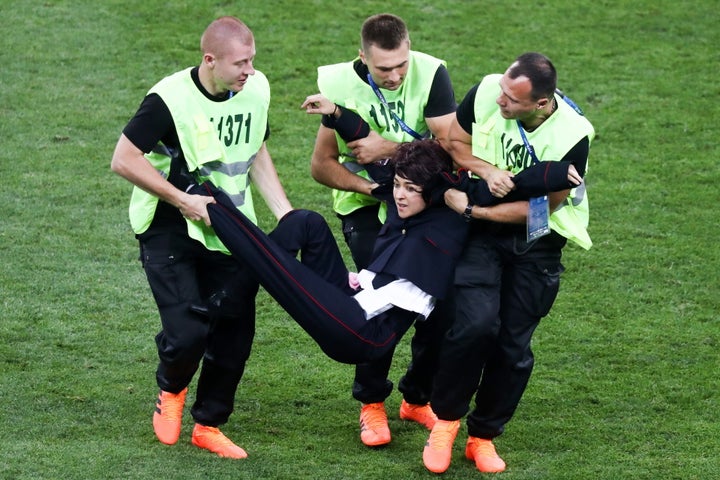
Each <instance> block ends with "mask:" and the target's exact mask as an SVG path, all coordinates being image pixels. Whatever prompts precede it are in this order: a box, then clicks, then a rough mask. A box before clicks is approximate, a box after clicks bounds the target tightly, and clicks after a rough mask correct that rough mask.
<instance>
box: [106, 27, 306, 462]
mask: <svg viewBox="0 0 720 480" xmlns="http://www.w3.org/2000/svg"><path fill="white" fill-rule="evenodd" d="M200 46H201V50H202V60H201V63H200V65H199V66H196V67H191V68H187V69H185V70H182V71H180V72H177V73H175V74H173V75H170V76H168V77H166V78H164V79H162V80H161V81H160V82H158V83H157V84H156V85H155V86H153V87H152V88H151V89H150V90H149V92H148V94H147V95H146V96H145V98H144V99H143V101H142V103H141V105H140V108H139V109H138V110H137V112H136V113H135V116H134V117H133V118H132V119H131V120H130V121H129V123H128V124H127V126H126V127H125V128H124V130H123V132H122V135H121V136H120V139H119V140H118V143H117V146H116V147H115V152H114V154H113V157H112V163H111V168H112V170H113V171H114V172H115V173H117V174H118V175H120V176H122V177H123V178H125V179H127V180H128V181H130V183H132V184H133V185H134V188H133V192H132V197H131V200H130V223H131V226H132V229H133V231H134V233H135V236H136V238H137V239H138V241H139V246H140V260H141V263H142V266H143V268H144V270H145V274H146V277H147V280H148V283H149V285H150V289H151V290H152V294H153V297H154V299H155V302H156V303H157V307H158V311H159V314H160V320H161V329H160V332H159V333H158V334H157V336H156V337H155V341H156V344H157V350H158V356H159V360H160V361H159V365H158V368H157V371H156V378H157V384H158V387H159V389H160V393H159V395H158V399H157V405H156V408H155V412H154V414H153V428H154V431H155V434H156V436H157V438H158V440H160V442H162V443H165V444H168V445H172V444H175V443H176V442H177V441H178V439H179V437H180V431H181V425H182V413H183V408H184V404H185V396H186V394H187V391H188V385H189V384H190V382H191V380H192V378H193V376H194V375H195V373H196V372H197V371H198V370H199V371H200V373H199V378H198V381H197V391H196V392H195V401H194V403H193V406H192V408H191V410H190V413H191V415H192V417H193V419H194V421H195V426H194V428H193V432H192V443H193V444H194V445H196V446H198V447H200V448H204V449H207V450H210V451H212V452H214V453H216V454H217V455H219V456H221V457H228V458H235V459H240V458H245V457H247V453H246V452H245V450H243V449H242V448H240V447H239V446H237V445H235V444H234V443H233V442H232V441H230V440H229V439H228V438H227V437H225V436H224V435H223V433H222V432H220V430H219V429H218V427H219V426H220V425H222V424H225V423H226V422H227V421H228V418H229V416H230V414H231V412H232V410H233V405H234V400H235V391H236V389H237V386H238V384H239V382H240V379H241V378H242V375H243V371H244V369H245V363H246V361H247V358H248V356H249V355H250V347H251V344H252V340H253V336H254V333H255V296H256V294H257V291H258V284H257V282H256V281H255V280H254V278H253V277H252V276H251V275H250V271H249V270H248V268H247V266H245V265H243V264H241V263H240V262H238V261H237V260H236V259H234V258H231V257H230V256H229V254H228V253H229V252H228V251H227V249H226V248H225V246H224V245H223V244H222V242H220V240H219V239H218V238H217V236H216V235H215V233H214V231H213V230H212V228H211V226H210V219H209V217H208V212H207V205H208V203H214V200H213V199H212V197H207V196H200V195H191V194H189V193H186V190H187V188H188V187H189V186H190V185H191V184H194V183H202V182H205V181H209V182H212V183H213V184H214V185H216V186H217V187H219V188H220V189H222V190H223V191H225V192H226V193H227V194H228V195H229V196H230V197H231V198H232V201H233V203H234V205H235V206H236V207H237V208H238V210H240V211H241V212H243V214H245V215H246V216H248V217H249V218H250V219H252V221H253V222H256V221H257V220H256V216H255V211H254V208H253V198H252V194H251V190H250V188H249V184H250V182H251V181H252V182H253V183H254V184H255V187H256V189H257V191H258V192H259V193H260V195H261V196H262V197H263V199H264V201H265V202H266V203H267V205H268V207H269V209H270V211H271V212H272V213H273V214H274V215H275V217H276V218H277V219H280V218H281V217H282V216H283V215H285V214H286V213H287V212H289V211H290V210H292V207H291V205H290V202H289V201H288V199H287V196H286V195H285V192H284V190H283V188H282V185H281V184H280V181H279V179H278V175H277V172H276V170H275V166H274V164H273V162H272V159H271V157H270V154H269V153H268V150H267V146H266V140H267V138H268V136H269V128H268V107H269V103H270V87H269V85H268V82H267V79H266V78H265V76H264V75H263V74H262V73H261V72H259V71H257V70H255V69H254V68H253V60H254V59H255V40H254V38H253V34H252V32H251V31H250V29H249V28H248V27H247V26H246V25H245V24H244V23H243V22H241V21H240V20H238V19H237V18H234V17H221V18H218V19H217V20H215V21H213V22H212V23H211V24H210V25H209V26H208V27H207V29H206V30H205V32H204V33H203V35H202V38H201V41H200ZM198 305H204V306H206V307H207V308H205V309H202V308H198Z"/></svg>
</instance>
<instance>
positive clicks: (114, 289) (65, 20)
mask: <svg viewBox="0 0 720 480" xmlns="http://www.w3.org/2000/svg"><path fill="white" fill-rule="evenodd" d="M383 11H391V12H393V13H396V14H398V15H400V16H402V17H403V18H404V19H405V20H406V21H407V23H408V25H409V27H410V31H411V38H412V41H413V47H414V48H415V49H418V50H422V51H425V52H427V53H430V54H433V55H436V56H439V57H441V58H444V59H445V60H447V63H448V68H449V70H450V73H451V76H452V78H453V83H454V86H455V90H456V95H457V97H458V100H459V99H461V98H462V97H463V96H464V94H465V93H466V91H467V90H468V89H469V88H470V87H471V86H472V85H473V84H474V83H476V82H477V81H479V80H480V78H481V77H482V76H483V75H485V74H487V73H493V72H501V71H503V70H504V69H505V67H506V66H507V65H508V64H509V63H510V62H511V61H512V60H513V59H514V58H515V57H516V56H517V55H518V54H520V53H522V52H524V51H528V50H538V51H541V52H543V53H545V54H547V55H548V56H550V58H552V59H553V61H554V62H555V65H556V66H557V68H558V71H559V76H560V79H559V80H560V85H561V87H562V88H563V89H564V90H565V91H566V93H568V94H569V95H570V96H571V97H572V98H573V99H574V100H575V101H576V102H577V103H579V104H581V105H582V106H583V108H584V110H585V112H586V115H587V116H588V118H589V119H590V120H591V121H592V122H593V124H594V125H595V127H596V130H597V132H598V137H597V140H596V142H595V143H594V145H593V149H592V152H591V159H590V162H591V163H590V171H589V175H588V177H587V185H588V189H589V195H590V200H591V226H590V233H591V235H592V237H593V239H594V242H595V246H594V247H593V249H592V250H590V251H589V252H585V251H583V250H581V249H579V248H574V247H569V248H566V250H565V258H564V263H565V265H566V268H567V271H566V274H565V276H564V283H563V286H562V288H561V293H560V296H559V298H558V300H557V302H556V304H555V307H554V308H553V310H552V312H551V314H550V315H549V316H548V317H547V318H546V319H545V320H543V322H542V323H541V326H540V328H539V329H538V332H537V334H536V336H535V342H534V350H535V354H536V359H537V361H536V368H535V372H534V374H533V377H532V379H531V382H530V385H529V387H528V390H527V392H526V394H525V397H524V398H523V401H522V403H521V405H520V408H519V410H518V412H517V414H516V416H515V418H514V419H513V421H512V422H511V423H510V424H509V425H508V428H507V431H506V433H505V434H504V435H503V436H502V437H500V438H499V439H498V440H497V442H496V443H497V446H498V449H499V452H500V454H501V455H502V456H503V457H504V459H505V460H506V461H507V463H508V470H507V471H506V472H505V473H503V474H501V475H500V477H501V478H506V479H508V480H510V479H512V480H525V479H548V480H557V479H582V480H595V479H603V480H615V479H620V478H628V479H641V480H644V479H647V480H650V479H653V480H654V479H663V480H666V479H711V478H719V477H720V422H718V420H717V411H718V408H720V393H719V390H720V381H719V380H718V369H719V367H720V354H719V353H718V349H719V348H720V327H719V322H720V314H719V313H718V307H719V302H718V300H717V298H718V295H719V293H720V289H719V288H718V287H719V286H720V285H719V283H720V282H719V275H718V268H719V267H720V248H718V246H717V235H718V234H719V233H720V229H718V220H717V218H718V214H717V209H718V200H720V196H719V195H718V193H717V192H718V188H717V185H716V184H715V183H714V182H715V181H716V180H713V179H717V178H718V176H719V174H720V168H718V162H717V159H718V157H720V148H719V147H718V140H717V137H718V135H717V133H715V132H714V130H715V124H716V122H717V120H718V119H720V106H719V105H720V87H719V86H718V82H717V79H716V76H717V71H718V65H720V54H719V53H718V45H720V34H719V33H718V32H719V31H720V30H719V29H718V27H717V20H718V13H717V5H714V4H713V2H709V1H673V2H671V1H669V0H655V1H649V0H639V1H636V2H626V1H620V0H603V1H595V2H589V1H570V0H567V1H553V0H549V1H545V2H536V3H530V2H500V1H461V0H446V1H444V2H436V4H432V3H429V2H421V1H412V0H401V1H398V2H393V3H387V2H379V1H375V0H369V1H365V2H356V3H353V4H348V3H347V2H330V1H320V0H314V1H294V0H279V1H272V0H270V1H265V2H258V1H248V2H228V1H205V0H198V1H185V0H183V1H175V2H170V1H159V0H145V1H137V0H126V1H118V0H108V1H105V2H91V1H84V0H57V1H53V0H48V1H43V2H33V1H29V0H4V1H3V2H1V3H0V26H1V27H2V28H1V32H2V34H1V35H0V61H1V63H2V68H1V69H0V145H1V146H2V148H0V180H1V182H2V186H1V187H0V258H1V259H2V266H1V267H0V308H1V313H0V405H2V413H0V432H2V435H0V478H4V479H23V480H27V479H38V478H42V479H60V478H61V479H64V480H71V479H119V478H132V479H146V478H148V479H149V478H174V479H205V478H217V479H225V478H228V479H230V478H232V479H275V478H277V479H409V478H419V479H422V478H428V479H429V478H434V477H435V475H434V474H431V473H429V472H428V471H426V470H425V468H424V467H423V465H422V460H421V452H422V448H423V444H424V441H425V439H426V436H427V433H426V432H425V431H423V430H422V429H421V428H420V427H418V426H416V425H407V424H404V423H402V422H400V420H398V418H397V413H396V412H397V407H398V406H399V402H400V395H399V394H398V392H395V393H394V394H393V395H392V396H391V397H390V398H389V399H388V406H389V408H390V411H391V420H390V422H391V423H390V426H391V429H392V431H393V435H394V438H393V442H392V443H391V444H390V445H389V446H388V447H386V448H383V449H378V450H370V449H368V448H366V447H364V446H362V445H361V444H360V441H359V438H358V432H357V415H358V411H359V405H358V403H357V402H356V401H355V400H353V399H352V397H351V395H350V386H351V381H352V368H351V367H350V366H347V365H340V364H337V363H334V362H332V361H330V360H328V359H327V358H326V357H325V356H324V355H323V354H322V353H321V352H320V350H319V348H317V347H316V346H315V345H314V344H313V343H312V342H311V341H310V339H309V338H308V337H307V336H306V335H305V333H304V332H303V331H302V330H301V329H300V328H299V327H298V326H297V325H296V324H295V323H294V322H292V321H291V320H290V319H289V318H288V317H287V315H285V314H284V312H283V311H282V310H281V309H280V308H279V307H278V306H277V305H276V304H275V303H274V302H273V301H272V300H271V299H270V298H269V297H268V296H267V295H266V294H265V293H262V294H261V296H260V297H259V299H258V329H257V336H256V341H255V344H254V350H253V355H252V357H251V361H250V363H249V366H248V369H247V372H246V375H245V377H244V379H243V382H242V384H241V386H240V389H239V391H238V395H237V401H236V410H235V413H234V414H233V416H232V417H231V419H230V422H229V423H228V424H227V425H226V426H225V427H224V432H225V433H227V435H228V436H229V437H230V438H232V439H233V440H235V441H236V442H237V443H238V444H240V445H241V446H243V447H244V448H245V449H246V450H247V451H248V452H249V454H250V457H249V458H248V459H247V460H244V461H230V460H226V459H220V458H217V457H215V456H214V455H212V454H209V453H208V452H205V451H201V450H199V449H197V448H195V447H193V446H191V445H190V441H189V438H190V429H191V425H192V423H191V420H190V418H189V415H186V419H185V420H186V421H185V424H184V428H183V436H182V438H181V441H180V442H179V443H178V444H177V445H175V446H173V447H167V446H164V445H161V444H160V443H159V442H157V441H156V440H155V438H154V435H153V432H152V427H151V423H150V418H151V412H152V406H153V402H154V398H155V395H156V390H157V389H156V385H155V381H154V371H155V367H156V353H155V346H154V342H153V336H154V335H155V333H156V332H157V329H158V328H159V321H158V317H157V313H156V310H155V306H154V303H153V301H152V298H151V295H150V291H149V289H148V287H147V284H146V282H145V279H144V275H143V273H142V270H141V268H140V265H139V262H138V261H137V260H136V257H137V246H136V241H135V240H134V238H133V236H132V234H131V231H130V227H129V223H128V220H127V204H128V200H129V194H130V185H129V184H128V183H127V182H125V181H124V180H122V179H121V178H119V177H117V176H115V175H113V174H112V173H111V172H110V169H109V163H110V157H111V154H112V150H113V148H114V145H115V142H116V140H117V137H118V135H119V134H120V131H121V129H122V127H123V126H124V125H125V123H126V122H127V120H128V119H129V117H130V116H131V115H132V114H133V113H134V111H135V109H136V108H137V106H138V105H139V102H140V100H141V98H142V96H143V95H144V94H145V92H146V91H147V89H148V88H149V87H150V86H152V84H153V83H154V82H155V81H157V80H159V79H160V78H161V77H163V76H164V75H166V74H169V73H172V72H174V71H176V70H179V69H181V68H184V67H186V66H190V65H193V64H197V63H198V61H199V58H200V57H199V50H198V42H199V36H200V34H201V33H202V30H203V29H204V27H205V26H206V25H207V23H209V22H210V21H211V20H212V19H213V18H215V17H217V16H219V15H224V14H233V15H237V16H239V17H240V18H242V19H243V20H245V21H246V22H247V23H248V24H249V26H250V27H251V28H252V29H253V31H254V33H255V37H256V42H257V59H256V64H255V66H256V68H258V69H259V70H261V71H263V72H264V73H266V75H267V76H268V78H269V80H270V83H271V87H272V92H273V101H272V105H271V118H270V121H271V127H272V136H271V138H270V141H269V148H270V151H271V153H272V155H273V157H274V159H275V162H276V164H277V167H278V170H279V172H280V175H281V178H282V181H283V183H284V185H285V187H286V190H287V192H288V195H289V197H290V198H291V201H292V202H293V204H294V205H295V206H297V207H303V208H310V209H314V210H319V211H320V212H322V213H323V214H324V215H325V216H326V218H328V220H330V221H331V224H332V225H333V226H335V227H337V220H336V219H335V218H334V217H333V216H332V214H331V212H330V210H329V195H328V192H327V190H325V189H324V188H323V187H321V186H320V185H318V184H316V183H314V181H313V180H312V179H311V177H310V175H309V159H310V154H311V152H312V147H313V142H314V137H315V131H316V129H317V122H318V119H317V117H310V116H307V115H306V114H305V113H304V112H302V111H301V110H300V109H299V105H300V103H301V102H302V100H303V99H304V98H305V96H306V95H308V94H311V93H315V91H316V86H315V68H316V67H317V66H318V65H321V64H325V63H334V62H338V61H344V60H349V59H350V58H352V57H353V56H354V55H355V53H356V52H357V48H358V40H359V28H360V24H361V23H362V21H363V20H364V19H365V18H366V17H367V16H368V15H370V14H373V13H378V12H383ZM259 212H260V216H261V217H262V221H261V224H262V225H263V226H269V225H270V224H271V223H270V216H269V214H268V212H267V210H266V209H264V208H260V209H259ZM336 230H337V228H336ZM408 358H409V353H408V342H407V339H406V340H405V341H403V343H402V344H401V345H400V347H399V349H398V354H397V356H396V361H395V365H394V367H393V373H392V374H393V380H395V381H397V379H398V378H399V376H400V375H401V374H402V371H403V370H404V367H405V365H406V363H407V360H408ZM190 397H192V386H191V394H190ZM189 400H190V401H192V398H189ZM465 436H466V432H465V429H464V427H463V429H462V430H461V433H460V435H459V436H458V441H457V442H456V445H455V452H454V457H453V463H452V465H451V467H450V469H449V470H448V471H447V472H446V473H445V474H444V475H443V476H442V477H443V478H446V479H468V478H485V477H490V475H482V474H480V473H479V472H477V471H476V470H475V469H474V466H473V465H472V464H471V463H470V462H468V461H466V460H465V459H464V458H463V446H464V439H465Z"/></svg>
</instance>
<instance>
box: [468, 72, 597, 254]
mask: <svg viewBox="0 0 720 480" xmlns="http://www.w3.org/2000/svg"><path fill="white" fill-rule="evenodd" d="M501 77H502V75H500V74H495V75H488V76H486V77H485V78H483V80H482V81H481V82H480V85H479V86H478V89H477V93H476V95H475V123H474V124H473V127H472V154H473V155H474V156H476V157H478V158H480V159H482V160H485V161H486V162H488V163H491V164H493V165H495V166H497V167H498V168H501V169H504V170H510V171H512V172H513V173H517V172H519V171H521V170H523V169H525V168H527V167H529V166H531V165H532V157H531V156H530V153H529V152H528V151H527V149H526V148H525V142H523V139H522V137H521V135H520V131H519V129H518V124H517V121H516V120H507V119H505V118H503V117H502V115H501V114H500V109H499V108H498V106H497V104H496V103H495V100H496V99H497V97H498V96H499V95H500V92H501V90H500V85H499V81H500V78H501ZM555 101H556V102H557V106H558V108H557V110H556V111H555V113H553V114H552V115H551V116H550V117H549V118H548V119H547V120H545V121H544V122H543V123H542V124H541V125H540V126H539V127H538V128H537V129H535V130H534V131H532V132H526V137H527V139H528V141H529V142H530V145H532V147H533V149H534V150H535V155H536V156H537V158H538V159H539V160H541V161H542V160H545V161H559V160H561V159H562V158H563V157H564V156H565V154H567V152H568V151H570V149H572V147H574V146H575V145H576V144H577V143H578V142H579V141H580V140H581V139H583V138H584V137H588V139H589V140H590V142H592V140H593V138H594V137H595V130H594V129H593V126H592V125H591V124H590V122H589V121H588V120H587V119H586V118H585V117H583V116H582V115H579V114H578V113H577V112H575V110H573V109H572V108H571V107H570V106H569V105H568V104H567V103H566V102H565V101H564V100H563V99H562V98H561V97H560V96H558V95H555ZM586 171H587V170H586ZM588 220H589V204H588V197H587V192H586V190H585V183H582V184H581V185H580V186H579V187H577V188H574V189H572V190H571V191H570V195H568V197H567V198H566V199H565V200H564V201H563V203H561V204H560V205H559V206H558V207H557V209H555V211H554V212H552V214H551V215H550V228H551V229H552V230H555V231H556V232H557V233H559V234H560V235H562V236H564V237H565V238H567V239H568V240H572V241H573V242H575V243H577V244H578V245H580V246H581V247H583V248H585V249H589V248H590V247H591V246H592V240H590V236H589V235H588V232H587V226H588Z"/></svg>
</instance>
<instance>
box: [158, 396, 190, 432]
mask: <svg viewBox="0 0 720 480" xmlns="http://www.w3.org/2000/svg"><path fill="white" fill-rule="evenodd" d="M186 394H187V388H185V389H184V390H183V391H182V392H180V393H170V392H166V391H164V390H160V393H159V394H158V399H157V402H156V405H155V413H153V430H155V436H157V438H158V440H160V441H161V442H162V443H164V444H166V445H174V444H175V443H176V442H177V441H178V438H180V428H181V427H182V413H183V407H184V406H185V395H186Z"/></svg>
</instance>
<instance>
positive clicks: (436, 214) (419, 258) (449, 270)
mask: <svg viewBox="0 0 720 480" xmlns="http://www.w3.org/2000/svg"><path fill="white" fill-rule="evenodd" d="M388 190H389V192H388ZM373 195H374V196H376V197H377V198H379V199H381V200H384V201H385V202H386V204H387V220H386V221H385V224H384V225H383V226H382V228H381V229H380V233H379V234H378V237H377V240H376V241H375V250H374V253H373V260H372V262H370V265H369V266H368V268H367V269H368V270H370V271H373V272H376V273H386V274H390V275H394V276H396V277H398V278H404V279H406V280H409V281H411V282H412V283H414V284H415V285H417V286H418V287H419V288H420V289H421V290H423V291H424V292H426V293H428V294H430V295H432V296H434V297H435V298H438V299H443V298H445V296H446V295H447V292H448V289H449V288H450V286H451V285H452V282H453V275H454V272H455V265H456V263H457V260H458V257H459V256H460V253H461V251H462V248H463V246H464V244H465V237H466V236H467V231H468V223H467V222H466V221H465V219H464V218H463V216H462V215H458V214H457V213H455V212H454V211H452V210H450V208H449V207H447V206H446V205H445V204H444V203H439V204H438V205H437V206H435V205H433V204H431V205H430V206H429V207H428V208H426V209H425V210H423V211H422V212H420V213H418V214H417V215H414V216H412V217H410V218H406V219H402V218H400V217H398V214H397V208H396V207H395V202H394V200H393V198H392V185H389V186H383V187H379V188H377V189H375V191H373Z"/></svg>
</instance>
